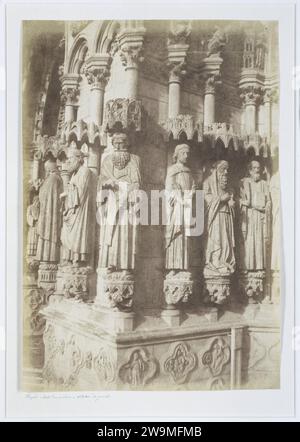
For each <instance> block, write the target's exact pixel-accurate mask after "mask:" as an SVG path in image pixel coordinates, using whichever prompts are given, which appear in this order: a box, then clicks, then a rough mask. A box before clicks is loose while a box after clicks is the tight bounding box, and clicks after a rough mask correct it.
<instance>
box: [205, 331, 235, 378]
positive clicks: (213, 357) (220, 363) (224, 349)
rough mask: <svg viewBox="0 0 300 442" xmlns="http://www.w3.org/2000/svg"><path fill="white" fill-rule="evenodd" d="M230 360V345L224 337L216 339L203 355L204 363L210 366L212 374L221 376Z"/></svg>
mask: <svg viewBox="0 0 300 442" xmlns="http://www.w3.org/2000/svg"><path fill="white" fill-rule="evenodd" d="M229 361H230V347H229V345H228V344H227V343H226V341H225V340H224V339H223V338H216V339H214V340H213V341H212V343H211V345H210V347H209V349H208V350H207V351H206V352H205V353H204V354H203V356H202V364H203V365H204V366H207V367H208V368H209V371H210V373H211V374H212V376H219V375H220V374H221V373H222V372H223V368H224V367H225V365H226V364H228V362H229Z"/></svg>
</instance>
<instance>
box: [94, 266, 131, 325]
mask: <svg viewBox="0 0 300 442" xmlns="http://www.w3.org/2000/svg"><path fill="white" fill-rule="evenodd" d="M97 274H98V278H97V296H96V300H95V307H96V308H97V309H99V311H101V312H102V313H103V314H104V315H105V318H106V323H107V327H108V328H109V329H111V330H112V331H116V332H118V331H120V332H122V331H132V330H133V329H134V318H135V314H134V312H133V311H132V306H133V296H134V275H133V273H132V272H130V271H128V270H123V271H115V272H110V271H108V270H107V269H98V270H97Z"/></svg>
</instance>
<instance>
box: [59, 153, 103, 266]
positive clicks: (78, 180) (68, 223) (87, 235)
mask: <svg viewBox="0 0 300 442" xmlns="http://www.w3.org/2000/svg"><path fill="white" fill-rule="evenodd" d="M67 158H68V159H67V167H68V173H69V174H70V181H69V184H68V188H67V191H66V192H65V193H62V194H61V197H62V199H63V200H64V210H63V226H62V231H61V243H62V258H63V262H64V263H65V264H67V263H69V262H70V261H72V263H73V265H75V266H78V265H79V264H80V263H84V264H89V260H90V258H91V257H90V254H91V252H92V250H93V243H94V241H95V237H94V235H95V232H94V230H95V229H94V227H95V221H96V194H95V193H96V192H95V190H96V182H95V175H94V174H93V172H91V171H90V169H89V168H88V167H86V166H85V164H84V154H83V152H82V151H81V150H79V149H77V148H70V149H69V150H68V153H67Z"/></svg>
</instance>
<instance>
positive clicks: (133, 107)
mask: <svg viewBox="0 0 300 442" xmlns="http://www.w3.org/2000/svg"><path fill="white" fill-rule="evenodd" d="M117 124H121V125H122V129H126V130H130V129H133V130H134V131H141V130H142V102H141V100H135V99H133V98H115V99H113V100H109V101H107V103H106V105H105V111H104V123H103V127H104V128H105V130H108V131H113V130H114V128H115V126H116V125H117Z"/></svg>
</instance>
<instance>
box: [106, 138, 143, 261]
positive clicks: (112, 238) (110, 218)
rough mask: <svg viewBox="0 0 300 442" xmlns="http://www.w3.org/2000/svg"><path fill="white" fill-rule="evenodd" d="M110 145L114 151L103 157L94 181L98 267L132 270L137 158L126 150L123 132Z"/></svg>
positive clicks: (137, 182) (126, 145) (134, 240)
mask: <svg viewBox="0 0 300 442" xmlns="http://www.w3.org/2000/svg"><path fill="white" fill-rule="evenodd" d="M112 144H113V149H114V150H113V152H112V153H109V154H107V155H106V156H105V158H104V159H103V161H102V164H101V171H100V176H99V182H98V194H97V205H98V214H99V219H100V250H99V264H98V267H100V268H105V269H109V270H132V269H134V268H135V258H136V253H137V241H138V225H137V222H135V207H136V204H137V202H138V196H137V191H138V189H140V186H141V170H140V158H139V157H138V156H137V155H134V154H132V153H129V152H128V140H127V136H126V134H123V133H115V134H114V135H113V138H112Z"/></svg>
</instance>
